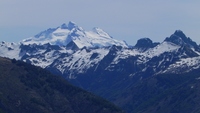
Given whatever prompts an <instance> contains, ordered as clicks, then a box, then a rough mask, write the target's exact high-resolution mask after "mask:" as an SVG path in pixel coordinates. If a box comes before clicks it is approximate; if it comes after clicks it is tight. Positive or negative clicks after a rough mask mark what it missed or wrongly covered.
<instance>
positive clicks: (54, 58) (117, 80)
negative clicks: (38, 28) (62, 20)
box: [0, 22, 200, 113]
mask: <svg viewBox="0 0 200 113" xmlns="http://www.w3.org/2000/svg"><path fill="white" fill-rule="evenodd" d="M0 56H3V57H8V58H15V59H17V60H22V61H24V62H27V63H30V64H33V65H35V66H40V67H42V68H44V69H47V70H49V71H50V72H52V73H53V74H57V75H61V76H63V77H64V78H66V79H67V80H68V81H69V82H71V83H72V84H74V85H76V86H79V87H81V88H83V89H85V90H88V91H91V92H94V93H95V94H98V95H100V96H102V97H104V98H107V99H108V100H110V101H112V102H115V103H116V104H117V105H119V106H120V107H123V108H124V109H125V110H126V111H128V112H130V113H131V111H133V109H134V107H135V106H134V107H133V105H135V103H134V104H133V103H132V101H131V102H130V101H129V100H127V99H128V98H122V97H123V96H124V95H122V92H123V93H124V94H129V93H130V92H132V91H131V90H130V87H131V88H133V87H135V85H136V84H138V83H139V82H144V81H146V80H148V79H150V78H152V77H157V76H161V75H163V74H167V75H169V76H170V75H176V74H178V75H179V74H187V73H192V72H194V71H196V70H199V69H200V46H199V45H198V44H197V43H196V42H194V41H192V39H190V38H189V37H187V36H186V35H185V34H184V33H183V32H182V31H181V30H176V31H175V32H174V33H173V34H172V35H171V36H169V37H167V38H165V39H164V41H163V42H153V41H152V40H151V39H149V38H142V39H140V40H138V41H137V44H136V45H134V46H129V45H128V44H126V42H125V41H118V40H116V39H114V38H112V37H111V36H110V35H108V33H106V32H105V31H103V30H102V29H100V28H94V29H93V31H85V30H84V29H83V28H81V27H78V25H76V24H75V23H74V22H69V23H68V25H67V24H63V25H61V26H59V27H57V28H50V29H48V30H46V31H43V32H41V33H39V34H37V35H35V36H34V37H31V38H28V39H25V40H23V41H22V42H21V43H19V44H16V43H9V42H1V43H0ZM170 77H171V76H170ZM176 79H177V78H176ZM194 79H195V78H194ZM151 80H152V79H151ZM156 80H157V79H156ZM156 87H157V86H156ZM125 89H127V91H126V90H125ZM138 90H139V89H137V91H138ZM139 91H140V90H139ZM125 92H126V93H125ZM128 92H129V93H128ZM139 93H141V92H138V94H139ZM143 93H144V92H143ZM134 94H136V93H134ZM136 95H137V94H136ZM116 97H118V98H116ZM140 98H142V97H140ZM141 102H142V101H141ZM130 103H131V104H130ZM139 103H140V102H139ZM139 103H138V106H139ZM126 105H129V106H126ZM140 110H141V109H140ZM176 113H178V112H176ZM180 113H181V112H180Z"/></svg>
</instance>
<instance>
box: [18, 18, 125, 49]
mask: <svg viewBox="0 0 200 113" xmlns="http://www.w3.org/2000/svg"><path fill="white" fill-rule="evenodd" d="M21 43H23V44H25V45H28V44H34V43H35V44H41V45H43V44H46V43H50V44H52V45H59V46H67V47H71V48H75V49H80V48H83V47H89V48H96V47H105V46H112V45H117V46H123V47H128V45H127V44H126V42H125V41H118V40H116V39H113V38H112V37H111V36H110V35H109V34H108V33H106V32H105V31H103V30H102V29H100V28H93V29H92V31H85V30H84V29H83V28H81V27H79V26H78V25H77V24H75V23H74V22H71V21H70V22H69V23H68V25H67V24H62V25H61V26H59V27H57V28H50V29H47V30H45V31H43V32H41V33H39V34H37V35H35V36H34V37H30V38H28V39H25V40H23V41H22V42H21Z"/></svg>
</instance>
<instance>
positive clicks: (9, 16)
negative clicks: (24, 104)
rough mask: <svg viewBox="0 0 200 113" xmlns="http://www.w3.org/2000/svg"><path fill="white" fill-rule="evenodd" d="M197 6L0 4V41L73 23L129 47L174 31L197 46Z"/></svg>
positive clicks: (144, 0)
mask: <svg viewBox="0 0 200 113" xmlns="http://www.w3.org/2000/svg"><path fill="white" fill-rule="evenodd" d="M199 5H200V0H191V1H189V0H167V1H166V0H140V1H139V0H123V1H122V0H1V3H0V41H8V42H19V41H20V40H22V39H25V38H28V37H31V36H34V35H36V34H37V33H39V32H41V31H43V30H46V29H48V28H55V27H57V26H60V25H61V24H63V23H68V22H69V21H74V22H75V23H77V24H78V25H79V26H81V27H83V28H84V29H85V30H91V29H92V28H93V27H100V28H102V29H103V30H105V31H106V32H108V33H109V34H110V35H111V36H113V37H114V38H115V39H118V40H125V41H127V43H128V44H131V45H134V44H135V43H136V42H137V40H138V39H140V38H143V37H149V38H151V39H152V40H153V41H155V42H162V41H163V40H164V39H165V38H166V37H169V36H170V35H171V34H172V33H173V32H174V31H175V30H182V31H183V32H184V33H185V34H186V35H187V36H188V37H190V38H191V39H192V40H194V41H196V42H197V43H198V44H200V7H199Z"/></svg>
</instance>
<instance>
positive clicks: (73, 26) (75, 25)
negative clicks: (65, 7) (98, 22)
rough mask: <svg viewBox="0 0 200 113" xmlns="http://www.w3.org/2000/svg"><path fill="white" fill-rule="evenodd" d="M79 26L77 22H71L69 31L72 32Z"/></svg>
mask: <svg viewBox="0 0 200 113" xmlns="http://www.w3.org/2000/svg"><path fill="white" fill-rule="evenodd" d="M77 27H78V25H77V24H76V23H75V22H72V21H69V23H68V29H69V30H72V29H73V28H77Z"/></svg>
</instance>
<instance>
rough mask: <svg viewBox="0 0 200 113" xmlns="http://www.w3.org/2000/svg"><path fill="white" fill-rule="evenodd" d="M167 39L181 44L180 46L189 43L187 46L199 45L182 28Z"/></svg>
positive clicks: (195, 46) (194, 46)
mask: <svg viewBox="0 0 200 113" xmlns="http://www.w3.org/2000/svg"><path fill="white" fill-rule="evenodd" d="M165 41H167V42H171V43H174V44H176V45H180V46H183V45H187V46H189V47H193V48H197V47H198V45H197V44H196V42H194V41H192V40H191V39H190V38H189V37H187V36H186V35H185V34H184V33H183V31H181V30H176V31H175V32H174V34H172V35H171V36H170V37H167V38H166V39H165Z"/></svg>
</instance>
